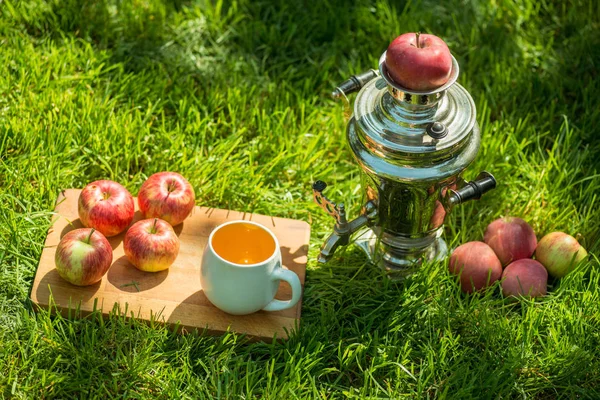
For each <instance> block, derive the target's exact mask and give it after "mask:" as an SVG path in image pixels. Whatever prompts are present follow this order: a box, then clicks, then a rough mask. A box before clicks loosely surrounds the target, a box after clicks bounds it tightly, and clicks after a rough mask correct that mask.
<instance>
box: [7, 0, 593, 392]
mask: <svg viewBox="0 0 600 400" xmlns="http://www.w3.org/2000/svg"><path fill="white" fill-rule="evenodd" d="M301 3H304V4H301ZM440 3H441V2H440ZM82 4H84V5H82ZM599 28H600V7H599V5H598V2H595V1H592V0H589V1H550V0H540V1H533V0H519V1H510V0H497V1H494V2H487V1H481V2H480V1H476V0H467V1H458V0H454V1H447V2H443V3H441V4H438V2H437V1H433V0H431V1H425V0H423V1H418V0H414V1H407V2H397V3H393V4H392V3H388V2H386V1H383V0H381V1H371V2H368V1H362V0H361V1H358V2H345V1H337V2H334V1H323V2H294V1H275V2H271V1H266V0H265V1H258V2H249V1H245V0H243V1H233V2H220V1H219V2H217V3H212V4H211V3H208V2H191V1H190V2H188V1H181V0H178V1H175V0H173V1H160V0H147V1H141V0H138V1H134V2H133V3H131V2H123V1H114V0H104V1H101V0H95V1H87V2H79V1H76V0H52V1H49V2H41V1H30V2H20V1H17V0H4V1H3V2H0V44H1V51H0V188H1V189H2V190H0V371H1V372H0V397H5V398H13V397H14V398H36V399H37V398H87V397H89V398H113V397H122V398H178V399H179V398H257V397H260V398H270V399H279V398H346V397H350V398H402V397H407V398H426V397H431V398H452V399H456V398H494V399H496V398H539V399H554V398H588V399H597V398H600V270H599V262H598V255H599V254H600V244H599V243H600V199H599V196H600V159H599V156H600V139H599V136H598V135H600V131H599V130H598V126H600V107H599V103H598V93H599V92H600V80H599V79H598V73H599V64H600V35H598V29H599ZM416 30H420V31H423V32H431V33H434V34H437V35H439V36H441V37H443V38H444V39H445V40H446V41H447V43H448V44H449V46H450V48H451V50H452V52H453V54H454V55H455V56H456V58H457V59H458V61H459V63H460V65H461V72H462V73H461V76H460V78H459V80H460V82H461V84H463V85H464V86H465V87H466V88H467V89H468V90H469V91H470V93H471V94H472V96H473V98H474V99H475V102H476V104H477V109H478V121H479V124H480V125H481V128H482V148H481V152H480V154H479V156H478V158H477V160H476V162H475V163H474V165H473V166H471V167H470V168H469V169H468V170H467V171H466V173H465V177H467V178H472V177H474V176H475V175H476V174H477V172H479V171H480V170H482V169H487V170H490V171H492V172H493V173H494V174H495V176H496V177H497V179H498V180H499V182H500V185H499V187H498V188H497V189H496V190H495V191H494V192H492V193H490V194H489V195H488V196H486V197H485V199H482V200H481V201H479V202H473V203H470V204H465V205H464V206H461V207H460V208H457V209H455V212H454V214H453V215H452V216H451V217H450V218H449V220H448V224H447V227H446V235H445V237H446V240H447V241H448V242H449V243H450V244H451V245H456V244H458V243H461V242H465V241H468V240H480V239H481V237H482V234H483V230H484V229H485V226H486V225H487V224H488V223H489V222H490V221H492V220H493V219H494V218H496V217H498V216H501V215H516V216H521V217H523V218H525V219H526V220H527V221H529V222H530V223H531V224H532V226H533V227H534V229H535V230H536V232H537V233H538V236H539V237H541V236H542V235H543V234H545V233H548V232H551V231H553V230H562V231H566V232H569V233H571V234H573V235H580V237H581V241H582V242H583V243H584V245H585V246H586V248H587V249H588V250H589V251H590V253H591V254H592V256H591V258H590V261H589V262H588V263H586V264H584V265H583V266H582V267H581V268H580V269H579V270H577V271H575V272H573V273H572V274H570V275H569V276H568V277H566V278H564V279H562V280H561V281H552V282H551V286H550V293H549V295H548V296H547V297H545V298H543V299H540V300H536V301H521V302H518V303H516V304H511V303H508V302H506V301H505V300H504V299H502V297H501V296H500V294H499V290H498V288H497V287H496V288H494V290H491V291H489V292H487V293H486V294H484V295H480V296H465V295H463V294H461V292H460V289H459V287H458V285H457V284H456V282H455V281H454V280H453V279H451V278H450V277H449V276H448V275H447V272H446V264H445V263H444V262H440V263H430V264H427V265H424V266H423V268H422V269H421V270H420V271H419V272H418V273H416V274H415V275H413V276H411V277H410V278H408V279H407V280H405V281H404V282H400V283H394V282H390V281H389V280H388V279H386V278H385V277H384V276H382V274H381V273H380V272H379V271H378V270H377V269H376V268H375V267H373V266H372V265H370V264H368V263H367V261H366V259H365V256H364V255H362V253H360V251H359V250H358V249H357V248H356V247H354V246H348V247H347V248H343V249H341V250H340V251H338V253H336V257H335V258H334V260H333V261H332V262H330V263H329V264H326V265H318V264H317V263H316V262H315V259H316V255H317V253H318V248H319V246H320V243H321V242H322V240H323V238H324V237H325V236H326V235H327V234H328V233H329V232H330V230H331V228H332V219H331V218H330V217H328V216H326V215H325V214H324V213H323V212H321V211H320V210H319V209H318V208H317V207H316V206H315V205H314V204H312V202H311V193H310V184H311V183H312V181H313V180H315V179H319V178H321V179H325V180H327V181H328V182H329V183H330V184H331V187H330V189H328V194H329V195H330V197H332V198H335V199H336V200H337V201H344V202H345V203H346V204H347V205H348V209H349V210H350V212H351V216H352V215H356V212H357V211H358V209H359V208H360V206H361V204H360V201H361V198H360V197H361V196H360V190H359V187H358V185H359V175H358V166H357V165H356V164H355V162H354V161H353V158H352V155H351V153H350V151H349V149H348V148H347V146H346V144H345V137H344V133H345V132H344V128H345V123H346V120H347V117H348V116H349V114H350V112H351V110H350V108H348V107H347V106H346V105H344V104H343V103H339V102H335V101H333V100H331V99H330V98H329V97H328V95H327V94H328V93H329V92H330V90H331V89H332V88H333V87H334V86H335V84H336V83H338V82H340V81H342V80H343V79H345V78H346V77H348V76H349V75H350V74H353V73H357V72H361V71H363V70H366V69H368V68H373V67H375V66H376V63H377V59H378V57H379V55H380V54H381V53H382V52H383V50H385V48H386V46H387V44H388V43H389V41H390V40H391V39H392V38H394V37H395V36H396V35H398V34H400V33H403V32H406V31H416ZM161 170H177V171H179V172H181V173H182V174H183V175H185V176H186V177H188V178H189V180H190V181H191V183H192V184H193V186H194V188H195V189H196V193H197V194H198V201H197V203H198V204H199V205H204V206H211V207H222V208H224V207H227V208H231V209H235V210H241V211H250V212H255V213H262V214H271V215H275V216H281V217H289V218H298V219H302V220H306V221H309V222H310V223H311V225H312V235H311V236H312V237H311V246H310V253H309V264H308V274H307V280H306V288H305V293H304V303H303V308H302V326H301V329H300V330H299V331H298V332H296V333H295V334H294V335H293V336H292V337H291V338H290V339H289V340H288V341H285V342H282V343H248V342H247V341H246V340H245V338H243V337H241V336H238V335H235V334H227V335H224V336H221V337H210V336H202V335H196V334H189V335H183V336H182V335H178V334H175V333H173V332H171V331H169V330H167V329H166V328H163V327H160V326H148V325H145V324H142V323H139V322H136V321H132V320H125V319H123V318H120V317H118V316H114V317H111V318H109V319H107V320H102V319H100V318H98V316H97V315H92V316H91V317H89V318H86V319H82V320H68V319H65V318H62V317H51V316H49V315H47V314H45V313H39V314H35V313H33V312H32V311H31V309H30V305H29V303H28V301H27V298H28V292H29V289H30V286H31V283H32V280H33V276H34V274H35V270H36V267H37V263H38V260H39V257H40V254H41V252H42V247H43V243H44V238H45V235H46V232H47V229H48V227H49V224H50V221H51V218H52V210H53V207H54V203H55V201H56V198H57V195H58V194H59V191H60V190H61V189H63V188H69V187H83V186H84V185H85V184H86V183H87V182H90V181H92V180H94V179H98V178H108V179H114V180H117V181H119V182H122V183H123V184H125V185H126V186H127V188H128V189H129V190H130V191H131V192H132V193H136V192H137V190H138V188H139V187H140V185H141V183H142V182H143V181H144V179H145V178H146V177H147V176H149V175H150V174H152V173H154V172H157V171H161Z"/></svg>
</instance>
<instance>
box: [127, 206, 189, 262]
mask: <svg viewBox="0 0 600 400" xmlns="http://www.w3.org/2000/svg"><path fill="white" fill-rule="evenodd" d="M123 249H124V250H125V255H126V256H127V259H128V260H129V262H131V263H132V264H133V265H134V266H135V267H136V268H137V269H139V270H142V271H148V272H157V271H162V270H165V269H167V268H169V267H170V266H171V264H173V262H175V259H176V258H177V254H179V238H178V237H177V235H176V234H175V231H174V230H173V228H172V227H171V225H169V223H168V222H166V221H163V220H162V219H158V218H154V219H143V220H141V221H138V222H136V223H135V224H133V225H132V226H131V228H129V229H128V230H127V233H126V234H125V240H124V242H123Z"/></svg>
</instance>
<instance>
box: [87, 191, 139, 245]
mask: <svg viewBox="0 0 600 400" xmlns="http://www.w3.org/2000/svg"><path fill="white" fill-rule="evenodd" d="M134 207H135V204H134V202H133V197H131V194H130V193H129V192H128V191H127V189H125V188H124V187H123V186H122V185H120V184H118V183H117V182H113V181H107V180H101V181H95V182H92V183H90V184H88V185H87V186H86V187H85V188H84V189H83V190H82V191H81V194H80V195H79V204H78V207H77V210H78V211H79V219H80V220H81V223H82V224H83V226H85V227H88V228H94V229H96V230H97V231H99V232H101V233H102V234H103V235H104V236H108V237H110V236H115V235H118V234H119V233H121V232H123V231H124V230H125V229H127V227H128V226H129V224H131V221H132V220H133V213H134Z"/></svg>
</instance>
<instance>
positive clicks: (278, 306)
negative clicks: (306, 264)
mask: <svg viewBox="0 0 600 400" xmlns="http://www.w3.org/2000/svg"><path fill="white" fill-rule="evenodd" d="M282 280H283V281H286V282H287V283H289V285H290V286H291V288H292V298H291V300H287V301H282V300H276V299H275V294H276V293H277V289H278V288H279V283H280V281H282ZM200 282H201V284H202V289H203V290H204V294H205V295H206V297H207V298H208V300H209V301H210V302H211V303H212V304H213V305H215V306H216V307H217V308H219V309H221V310H223V311H225V312H227V313H229V314H234V315H243V314H250V313H253V312H256V311H258V310H264V311H279V310H285V309H286V308H291V307H293V306H294V305H296V303H298V300H300V296H301V294H302V285H301V284H300V279H299V278H298V275H296V274H295V273H294V272H292V271H290V270H287V269H284V268H282V265H281V251H280V250H279V242H278V241H277V238H276V237H275V235H274V234H273V232H271V231H270V230H269V229H267V228H266V227H264V226H263V225H261V224H258V223H256V222H252V221H243V220H239V221H230V222H226V223H224V224H222V225H219V226H218V227H216V228H215V229H214V230H213V231H212V232H211V234H210V236H209V238H208V243H207V244H206V248H205V250H204V254H203V256H202V267H201V272H200Z"/></svg>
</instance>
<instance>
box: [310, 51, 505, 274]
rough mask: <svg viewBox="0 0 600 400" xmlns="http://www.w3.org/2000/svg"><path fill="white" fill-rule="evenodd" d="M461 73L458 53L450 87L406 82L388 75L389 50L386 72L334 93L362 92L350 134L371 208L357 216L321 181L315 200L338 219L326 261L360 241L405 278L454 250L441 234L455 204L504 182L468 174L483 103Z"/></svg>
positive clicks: (326, 246) (381, 69)
mask: <svg viewBox="0 0 600 400" xmlns="http://www.w3.org/2000/svg"><path fill="white" fill-rule="evenodd" d="M458 74H459V66H458V63H457V61H456V59H455V58H454V57H452V72H451V75H450V78H449V79H448V81H447V82H446V83H445V84H444V85H443V86H441V87H439V88H437V89H435V90H432V91H427V92H424V91H415V90H410V89H407V88H403V87H401V86H400V85H398V84H397V83H396V82H394V81H393V80H392V79H391V78H390V76H389V75H388V72H387V68H386V64H385V52H384V53H383V54H382V56H381V58H380V59H379V71H375V70H370V71H367V72H365V73H362V74H359V75H356V76H353V77H351V78H350V79H348V80H347V81H345V82H343V83H342V84H341V85H339V86H338V87H337V88H336V89H335V91H334V92H333V96H334V97H341V96H346V95H348V94H350V93H353V92H356V91H358V94H357V96H356V99H355V101H354V113H353V115H352V117H351V118H350V120H349V122H348V126H347V140H348V144H349V145H350V149H351V150H352V154H353V155H354V158H355V159H356V161H357V163H358V165H359V166H360V167H361V180H362V188H363V195H364V203H363V204H364V206H363V207H362V210H361V212H360V215H359V216H358V217H357V218H355V219H353V220H351V221H349V220H348V218H347V216H346V210H345V207H344V204H343V203H340V204H336V203H334V202H333V201H331V200H329V199H328V198H327V197H326V196H325V195H324V194H323V191H324V190H325V188H326V186H327V184H326V183H325V182H323V181H317V182H315V183H314V184H313V196H314V200H315V202H316V203H317V204H319V205H320V206H321V207H322V208H323V209H324V210H325V211H326V212H327V213H328V214H330V215H331V216H333V217H334V218H335V221H336V222H335V226H334V228H333V233H332V234H331V235H329V237H328V238H327V239H326V240H325V242H324V243H323V245H322V247H321V251H320V254H319V261H320V262H327V261H328V260H329V259H331V257H332V256H333V254H334V252H335V251H336V249H337V248H338V247H339V246H344V245H347V244H349V243H350V242H354V243H355V244H357V245H358V246H359V247H361V248H362V249H363V250H364V251H365V252H366V253H367V255H368V256H369V257H370V259H371V260H372V261H373V262H375V263H376V264H378V265H380V266H381V267H382V268H384V269H385V270H387V271H388V272H390V273H393V274H395V275H396V274H399V275H400V276H404V275H406V274H409V273H411V272H412V271H414V268H416V267H418V265H420V263H421V262H422V261H423V260H432V259H436V258H443V257H444V256H445V255H446V254H447V252H448V248H447V245H446V244H445V242H444V240H443V239H442V238H441V235H442V231H443V225H444V220H445V219H446V217H447V215H448V214H449V213H450V212H451V211H452V208H453V207H455V206H456V205H458V204H460V203H464V202H466V201H469V200H472V199H479V198H480V197H481V196H482V195H483V194H484V193H485V192H487V191H489V190H491V189H493V188H495V187H496V180H495V179H494V177H493V176H492V175H491V174H490V173H489V172H481V173H480V174H479V175H478V176H477V177H476V179H475V180H473V181H471V182H466V181H465V180H464V179H463V178H462V177H461V175H462V173H463V171H464V170H465V169H466V168H467V167H468V166H469V164H471V163H472V162H473V160H474V159H475V157H476V156H477V153H478V151H479V146H480V133H479V126H478V125H477V121H476V110H475V104H474V102H473V99H472V98H471V96H470V94H469V92H467V90H465V88H463V87H462V86H461V85H459V84H458V83H456V79H457V78H458Z"/></svg>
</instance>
